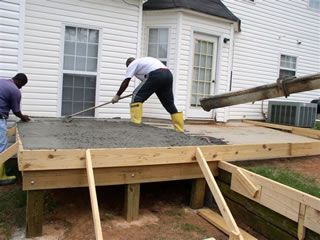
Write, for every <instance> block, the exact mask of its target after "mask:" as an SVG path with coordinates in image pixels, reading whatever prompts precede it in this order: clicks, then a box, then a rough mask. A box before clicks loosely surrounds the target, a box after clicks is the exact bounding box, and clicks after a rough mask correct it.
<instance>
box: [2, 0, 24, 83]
mask: <svg viewBox="0 0 320 240" xmlns="http://www.w3.org/2000/svg"><path fill="white" fill-rule="evenodd" d="M19 20H20V1H19V0H5V1H0V77H6V78H11V77H13V76H14V75H15V74H16V73H17V71H18V70H19V67H18V63H19V61H18V58H19V24H20V22H19Z"/></svg>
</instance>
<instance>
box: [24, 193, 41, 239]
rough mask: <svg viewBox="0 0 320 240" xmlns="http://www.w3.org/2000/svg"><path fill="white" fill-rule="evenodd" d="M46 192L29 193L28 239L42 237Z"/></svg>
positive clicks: (27, 213) (27, 214)
mask: <svg viewBox="0 0 320 240" xmlns="http://www.w3.org/2000/svg"><path fill="white" fill-rule="evenodd" d="M43 207H44V191H43V190H32V191H27V207H26V208H27V209H26V210H27V212H26V237H27V238H31V237H38V236H41V235H42V222H43Z"/></svg>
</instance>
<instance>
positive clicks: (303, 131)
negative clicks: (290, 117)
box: [243, 120, 320, 139]
mask: <svg viewBox="0 0 320 240" xmlns="http://www.w3.org/2000/svg"><path fill="white" fill-rule="evenodd" d="M243 122H245V123H250V124H253V125H255V126H261V127H267V128H273V129H278V130H284V131H288V132H291V133H292V134H296V135H300V136H304V137H310V138H315V139H320V131H319V130H316V129H310V128H300V127H294V126H287V125H281V124H274V123H266V122H260V121H252V120H243Z"/></svg>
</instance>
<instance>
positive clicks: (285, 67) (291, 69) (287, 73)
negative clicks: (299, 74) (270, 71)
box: [279, 55, 297, 78]
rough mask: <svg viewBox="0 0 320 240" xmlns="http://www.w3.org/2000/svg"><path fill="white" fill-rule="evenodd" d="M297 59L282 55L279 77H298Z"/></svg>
mask: <svg viewBox="0 0 320 240" xmlns="http://www.w3.org/2000/svg"><path fill="white" fill-rule="evenodd" d="M296 69H297V58H296V57H292V56H287V55H281V60H280V73H279V77H280V78H283V77H292V76H295V75H296Z"/></svg>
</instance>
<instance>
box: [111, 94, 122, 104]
mask: <svg viewBox="0 0 320 240" xmlns="http://www.w3.org/2000/svg"><path fill="white" fill-rule="evenodd" d="M119 99H120V96H119V95H114V97H113V98H112V100H111V102H112V103H116V102H118V101H119Z"/></svg>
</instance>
